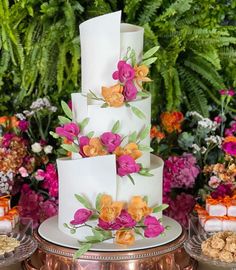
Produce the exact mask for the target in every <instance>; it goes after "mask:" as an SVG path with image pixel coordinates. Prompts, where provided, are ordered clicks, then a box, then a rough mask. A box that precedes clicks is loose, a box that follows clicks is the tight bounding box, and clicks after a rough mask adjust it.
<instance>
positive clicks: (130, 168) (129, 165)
mask: <svg viewBox="0 0 236 270" xmlns="http://www.w3.org/2000/svg"><path fill="white" fill-rule="evenodd" d="M140 169H141V167H140V165H139V164H137V163H136V162H135V160H134V159H133V158H132V157H131V156H129V155H123V156H120V157H119V158H118V159H117V173H118V175H119V176H125V175H128V174H131V173H137V172H139V171H140Z"/></svg>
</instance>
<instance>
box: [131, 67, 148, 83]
mask: <svg viewBox="0 0 236 270" xmlns="http://www.w3.org/2000/svg"><path fill="white" fill-rule="evenodd" d="M134 71H135V80H136V81H140V82H150V81H151V79H149V78H148V77H147V75H148V72H149V68H148V67H147V66H146V65H141V66H135V67H134Z"/></svg>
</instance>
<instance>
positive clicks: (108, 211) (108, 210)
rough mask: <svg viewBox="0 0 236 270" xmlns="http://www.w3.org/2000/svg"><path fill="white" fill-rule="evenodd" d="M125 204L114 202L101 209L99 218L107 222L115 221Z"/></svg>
mask: <svg viewBox="0 0 236 270" xmlns="http://www.w3.org/2000/svg"><path fill="white" fill-rule="evenodd" d="M123 206H124V204H123V203H122V202H113V203H112V204H110V205H107V206H104V207H102V208H101V212H100V215H99V217H100V218H101V219H102V220H103V221H106V222H112V221H114V220H115V219H116V218H117V217H118V216H119V215H120V213H121V210H122V208H123Z"/></svg>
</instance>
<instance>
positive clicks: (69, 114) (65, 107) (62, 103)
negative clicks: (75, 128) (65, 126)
mask: <svg viewBox="0 0 236 270" xmlns="http://www.w3.org/2000/svg"><path fill="white" fill-rule="evenodd" d="M61 106H62V109H63V111H64V113H65V114H66V116H67V117H68V118H70V119H72V118H73V115H72V111H71V109H70V107H69V106H68V105H67V103H66V102H65V101H63V100H62V102H61Z"/></svg>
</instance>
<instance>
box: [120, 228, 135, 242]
mask: <svg viewBox="0 0 236 270" xmlns="http://www.w3.org/2000/svg"><path fill="white" fill-rule="evenodd" d="M134 241H135V237H134V231H133V230H118V231H116V243H117V244H120V245H132V244H133V243H134Z"/></svg>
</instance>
